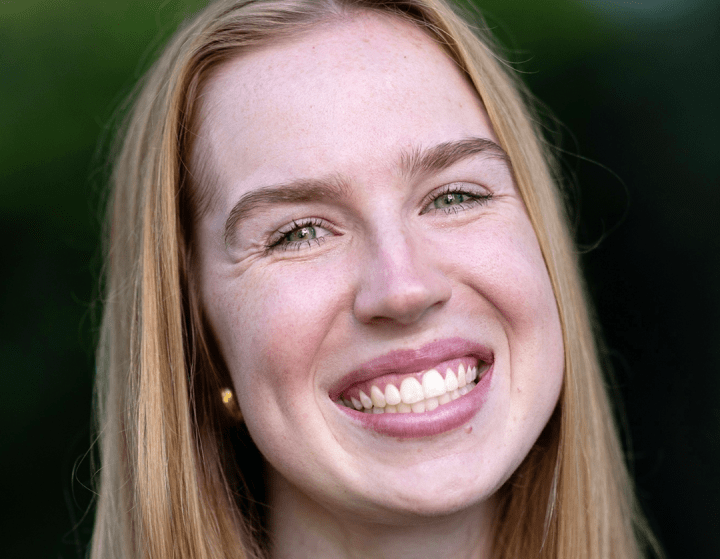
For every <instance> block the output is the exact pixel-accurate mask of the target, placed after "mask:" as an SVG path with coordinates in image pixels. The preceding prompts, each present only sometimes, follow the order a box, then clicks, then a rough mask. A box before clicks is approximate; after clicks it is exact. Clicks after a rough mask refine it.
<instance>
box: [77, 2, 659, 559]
mask: <svg viewBox="0 0 720 559" xmlns="http://www.w3.org/2000/svg"><path fill="white" fill-rule="evenodd" d="M363 10H371V11H375V12H380V13H385V14H390V15H393V16H394V17H401V18H404V19H405V20H406V21H410V22H412V23H413V24H415V25H417V26H419V27H421V28H422V29H424V30H425V31H426V32H427V33H428V34H429V35H430V36H431V37H433V38H434V39H435V40H436V41H437V42H438V43H439V44H440V45H442V46H443V48H445V50H446V51H447V53H448V54H449V56H451V57H452V59H454V60H455V61H456V63H457V64H458V66H459V67H460V68H461V69H462V70H463V71H464V72H465V73H466V75H467V77H468V78H469V79H470V81H471V82H472V83H473V84H474V86H475V88H476V90H477V92H478V94H479V96H480V98H481V99H482V101H483V103H484V105H485V107H486V109H487V112H488V115H489V117H490V120H491V122H492V125H493V127H494V130H495V132H496V134H497V137H498V139H499V141H500V144H501V145H502V147H503V148H504V149H505V151H506V152H507V153H508V155H509V158H510V161H511V164H512V169H513V172H514V178H515V181H516V183H517V186H518V188H519V190H520V192H521V194H522V197H523V199H524V201H525V205H526V207H527V210H528V213H529V216H530V219H531V221H532V224H533V226H534V228H535V232H536V234H537V237H538V241H539V243H540V247H541V250H542V253H543V255H544V258H545V263H546V265H547V268H548V271H549V274H550V278H551V281H552V285H553V288H554V293H555V297H556V300H557V305H558V308H559V312H560V319H561V323H562V330H563V337H564V342H565V375H564V380H563V388H562V393H561V396H560V401H559V402H558V406H557V408H556V410H555V412H554V414H553V416H552V418H551V419H550V422H549V423H548V425H547V426H546V428H545V430H544V431H543V434H542V435H541V436H540V438H539V440H538V441H537V443H536V444H535V446H534V447H533V449H532V450H531V452H530V454H529V455H528V456H527V458H526V459H525V461H524V462H523V463H522V465H521V466H520V467H519V468H518V470H517V471H516V472H515V473H514V474H513V476H512V477H511V479H510V480H509V481H508V482H507V483H506V484H505V486H504V487H503V488H502V489H501V495H500V510H499V513H498V516H497V522H496V525H495V533H494V556H496V557H498V558H508V559H510V558H519V557H522V558H530V557H540V558H558V559H560V558H562V559H577V558H579V557H582V558H588V559H609V558H623V559H624V558H628V559H630V558H633V559H635V558H638V557H640V556H641V555H642V549H641V547H642V546H641V545H640V543H639V542H643V541H647V542H650V543H651V544H652V545H653V547H656V546H655V544H654V540H653V539H652V536H651V534H650V532H649V530H648V529H647V528H646V526H645V524H644V523H643V521H642V517H641V515H640V513H639V511H638V509H637V507H636V505H635V500H634V496H633V490H632V484H631V481H630V479H629V476H628V474H627V471H626V468H625V465H624V459H623V453H622V450H621V446H620V443H619V439H618V434H617V432H616V429H615V425H614V422H613V419H612V413H611V409H610V405H609V401H608V397H607V395H606V390H605V386H604V383H603V376H602V372H601V370H600V366H599V360H598V355H597V348H596V344H595V340H594V335H593V328H592V319H591V316H590V315H589V305H588V302H587V297H586V295H585V292H584V288H583V283H582V279H581V275H580V272H579V270H578V262H577V257H576V252H575V249H574V245H573V242H572V239H571V235H570V233H569V231H568V227H567V218H566V216H565V212H564V207H563V200H562V196H561V193H560V189H559V187H558V180H557V177H556V174H555V172H554V165H553V159H552V157H551V155H550V154H549V153H548V150H547V147H546V146H545V144H544V142H543V140H542V135H541V133H540V130H539V126H538V123H537V121H536V119H535V117H534V115H533V113H532V112H531V111H530V109H529V107H530V104H529V103H528V101H527V96H526V94H525V93H524V90H523V88H522V86H521V85H520V84H519V83H518V82H516V80H515V79H514V77H513V76H512V73H511V72H510V71H508V69H507V67H506V65H504V64H503V62H502V61H501V60H500V59H499V58H498V57H497V56H496V55H495V54H494V51H493V49H492V47H491V45H492V42H491V40H490V38H489V37H487V36H484V37H481V36H480V33H481V31H479V30H477V29H476V30H475V31H474V32H473V31H472V30H471V28H470V26H469V25H468V23H466V21H464V19H463V18H462V17H460V16H458V15H457V14H456V13H455V12H454V11H453V10H452V9H451V8H450V7H449V6H447V5H446V4H445V3H444V2H443V0H377V1H376V0H260V1H248V0H222V1H219V2H216V3H214V4H212V5H210V6H209V7H208V8H207V9H206V10H204V11H203V12H202V13H201V14H199V15H198V16H197V17H196V18H195V19H194V21H192V22H191V23H190V24H189V25H188V26H187V27H185V28H184V29H183V30H181V31H180V32H178V33H177V34H176V36H175V37H174V39H173V40H172V42H171V43H170V45H169V46H168V47H167V48H166V49H165V51H164V54H163V55H162V56H161V58H160V59H159V60H158V61H157V63H156V64H155V65H154V67H153V68H152V70H151V71H150V72H149V73H148V75H147V76H146V78H145V80H144V81H143V83H142V84H140V86H139V89H138V91H139V92H140V93H139V95H138V97H137V99H136V101H135V104H134V109H133V110H132V112H131V114H130V115H129V118H128V119H127V121H126V124H125V126H124V127H123V130H122V131H121V134H120V138H121V143H120V144H119V145H120V149H119V152H118V154H117V157H116V163H115V167H114V172H113V176H112V195H111V198H110V202H109V208H108V224H109V231H108V232H109V235H107V237H108V239H107V240H108V242H107V244H106V264H107V271H106V278H107V283H106V297H105V310H104V317H103V322H102V328H101V340H100V345H99V349H98V365H97V368H98V374H97V384H96V412H97V413H96V416H97V429H98V434H99V440H100V455H101V464H102V468H101V469H100V472H99V476H100V480H99V489H98V501H97V517H96V526H95V531H94V535H93V541H92V551H91V557H92V558H93V559H110V558H123V559H125V558H127V559H129V558H140V557H146V558H153V559H160V558H170V557H172V558H186V559H190V558H192V559H204V558H210V557H226V558H233V557H234V558H250V557H261V556H263V549H264V547H265V545H264V534H263V532H262V524H263V523H262V520H261V516H262V508H259V509H258V508H257V507H255V506H254V502H255V501H262V481H261V479H260V477H259V473H258V472H259V467H260V458H259V456H258V455H257V451H256V450H255V449H254V446H253V445H252V443H251V442H249V441H248V439H247V433H246V432H244V431H243V428H242V427H238V426H237V425H234V424H233V423H232V422H231V421H230V420H229V419H228V417H227V416H226V415H225V414H224V413H223V410H222V409H221V402H220V398H219V390H220V387H221V386H223V385H229V380H228V377H227V372H226V371H225V369H224V367H223V365H222V360H221V359H220V357H219V354H218V352H217V350H216V348H215V347H214V345H213V341H212V339H211V338H210V337H208V336H206V334H205V332H206V328H205V326H204V323H203V315H202V309H201V308H200V306H199V304H198V301H197V293H196V289H195V286H194V279H193V274H192V269H191V262H192V250H193V248H192V235H193V222H194V219H195V217H196V214H197V213H198V212H200V211H202V205H203V203H204V199H205V193H204V192H203V190H202V188H201V187H202V185H199V184H195V183H194V182H193V180H192V177H191V176H190V174H189V172H188V170H187V167H186V166H187V165H188V164H190V163H192V162H191V161H190V153H191V151H192V136H191V131H192V130H193V123H194V120H195V118H196V116H197V115H196V112H197V110H198V97H199V92H200V90H201V88H202V86H203V84H204V83H205V82H206V81H207V78H208V76H209V75H210V73H211V72H212V71H213V70H215V69H217V68H218V67H219V66H220V65H221V64H222V63H223V62H225V61H227V60H229V59H230V58H233V57H236V56H238V55H239V54H240V53H242V52H245V51H247V50H248V49H251V48H253V47H259V46H262V45H264V44H268V43H269V42H271V41H277V40H280V39H282V38H285V37H294V36H297V35H298V34H299V33H302V32H305V31H309V30H311V29H312V28H313V27H314V26H316V25H318V24H320V23H324V22H329V21H333V19H335V18H342V17H347V16H352V15H353V14H354V13H357V12H358V11H363ZM195 171H199V172H200V174H201V175H202V174H204V173H203V172H202V169H195ZM238 455H239V456H238ZM236 460H237V461H236ZM238 462H240V463H238ZM261 506H262V505H261Z"/></svg>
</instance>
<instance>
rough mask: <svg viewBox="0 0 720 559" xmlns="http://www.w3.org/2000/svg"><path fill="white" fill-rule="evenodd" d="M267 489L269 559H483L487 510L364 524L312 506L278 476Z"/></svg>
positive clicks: (487, 549) (486, 543)
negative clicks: (441, 558) (268, 500)
mask: <svg viewBox="0 0 720 559" xmlns="http://www.w3.org/2000/svg"><path fill="white" fill-rule="evenodd" d="M273 478H274V479H272V483H271V484H270V505H271V512H270V534H271V544H272V554H271V558H272V559H306V558H307V557H314V558H317V559H360V558H362V559H387V558H389V557H392V558H393V559H410V558H412V559H423V558H437V557H443V558H446V559H487V558H489V557H490V551H491V544H492V542H491V536H490V535H491V522H492V515H491V514H489V511H490V510H491V509H492V507H490V506H488V503H481V504H479V505H476V506H474V507H472V508H469V509H465V510H463V511H460V512H455V513H452V514H448V515H445V516H434V517H431V518H428V517H420V516H417V517H414V518H408V516H403V517H402V518H399V519H398V520H397V522H387V523H382V522H375V521H369V520H366V519H365V520H364V519H362V518H360V515H346V514H342V513H341V512H339V511H331V510H329V509H328V508H326V507H324V506H322V505H320V504H318V503H317V502H315V501H313V500H312V499H310V498H309V497H307V496H305V495H304V494H303V493H301V492H300V491H298V490H297V489H296V488H295V487H293V486H292V485H290V484H289V483H287V482H286V481H285V480H284V479H282V478H281V476H279V475H277V474H276V475H275V476H273Z"/></svg>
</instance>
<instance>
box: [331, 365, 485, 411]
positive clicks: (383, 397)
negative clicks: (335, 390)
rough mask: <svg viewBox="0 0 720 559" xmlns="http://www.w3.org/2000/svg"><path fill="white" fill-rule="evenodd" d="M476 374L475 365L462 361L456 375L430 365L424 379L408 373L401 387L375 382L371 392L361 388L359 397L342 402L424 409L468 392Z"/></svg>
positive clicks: (367, 406)
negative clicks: (443, 373) (383, 385)
mask: <svg viewBox="0 0 720 559" xmlns="http://www.w3.org/2000/svg"><path fill="white" fill-rule="evenodd" d="M477 378H478V369H477V367H476V366H474V365H472V366H468V368H467V369H465V367H464V366H463V365H462V363H461V364H460V365H459V366H458V371H457V375H456V374H455V372H454V371H453V370H452V369H447V370H446V372H445V378H444V379H443V377H442V375H441V374H440V373H439V372H438V370H437V369H430V370H429V371H426V372H425V373H423V375H422V383H420V382H418V380H417V379H416V378H415V377H407V378H405V379H403V381H402V382H401V383H400V389H398V387H397V386H395V385H394V384H392V383H388V384H387V385H385V390H384V391H383V390H381V389H380V388H378V387H377V386H376V385H374V384H373V385H372V386H371V387H370V395H368V394H366V393H365V392H363V391H362V390H360V391H359V395H358V398H359V399H358V398H355V397H351V398H350V400H349V401H348V399H347V398H342V399H341V400H340V401H339V403H342V404H344V405H345V406H347V407H350V408H352V407H354V408H355V409H356V410H358V411H365V412H366V413H386V412H387V413H398V412H399V413H409V412H415V413H422V412H424V411H432V410H434V409H435V408H437V407H438V406H440V405H443V404H447V403H448V402H450V401H451V400H456V399H457V398H459V397H460V396H463V395H464V394H467V393H468V392H469V391H470V390H472V388H473V387H474V386H475V385H476V384H477V383H476V380H477Z"/></svg>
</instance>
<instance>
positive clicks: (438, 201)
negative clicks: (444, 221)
mask: <svg viewBox="0 0 720 559" xmlns="http://www.w3.org/2000/svg"><path fill="white" fill-rule="evenodd" d="M467 199H468V195H467V194H462V193H461V192H448V193H447V194H443V195H442V196H439V197H438V198H435V200H433V205H434V206H435V208H437V209H438V210H442V209H443V208H448V207H450V206H454V205H456V204H462V203H463V202H466V201H467Z"/></svg>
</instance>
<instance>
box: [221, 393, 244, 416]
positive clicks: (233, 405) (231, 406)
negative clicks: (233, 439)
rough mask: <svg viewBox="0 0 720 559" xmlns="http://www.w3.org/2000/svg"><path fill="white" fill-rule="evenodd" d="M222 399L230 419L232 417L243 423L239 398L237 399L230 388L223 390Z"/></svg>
mask: <svg viewBox="0 0 720 559" xmlns="http://www.w3.org/2000/svg"><path fill="white" fill-rule="evenodd" d="M220 398H221V399H222V402H223V405H224V406H225V410H226V411H227V413H228V414H229V415H230V417H232V418H233V419H234V420H235V421H238V422H242V420H243V415H242V411H240V406H238V403H237V398H235V394H234V393H233V391H232V390H231V389H230V388H221V389H220Z"/></svg>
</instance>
